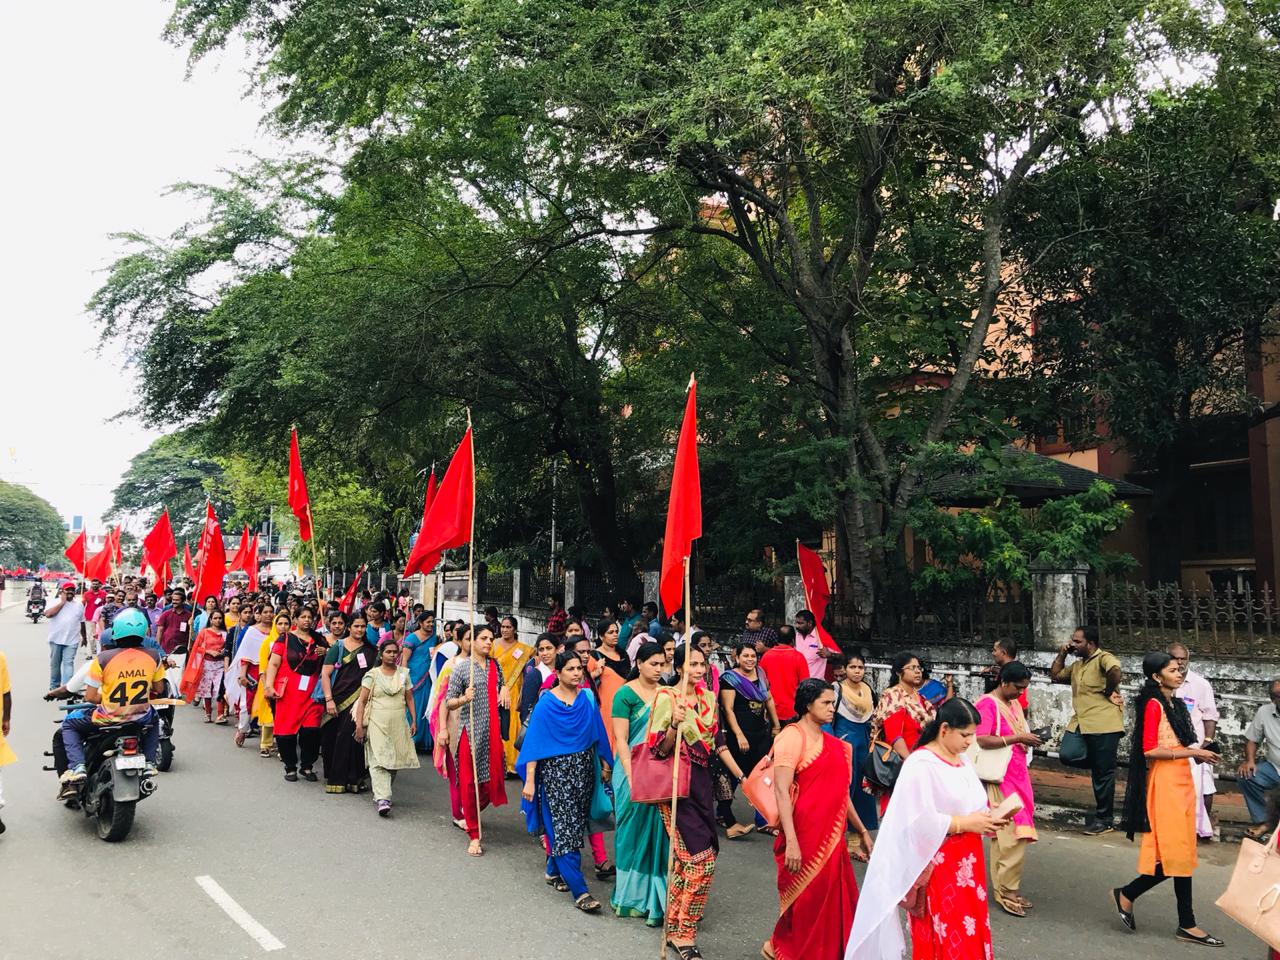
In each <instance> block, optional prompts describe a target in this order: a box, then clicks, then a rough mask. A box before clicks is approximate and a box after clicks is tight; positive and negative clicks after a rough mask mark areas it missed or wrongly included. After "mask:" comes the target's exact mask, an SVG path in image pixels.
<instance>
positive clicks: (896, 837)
mask: <svg viewBox="0 0 1280 960" xmlns="http://www.w3.org/2000/svg"><path fill="white" fill-rule="evenodd" d="M977 722H978V711H977V710H975V709H974V706H973V704H971V703H970V702H969V701H968V700H963V699H961V698H959V697H955V698H953V699H951V700H948V701H947V702H946V703H945V704H943V705H942V706H941V707H940V708H939V709H938V713H937V715H936V716H935V717H934V718H933V719H932V720H931V721H929V723H928V724H926V725H925V727H924V730H923V731H922V732H921V735H920V740H919V743H918V744H917V746H916V750H915V752H913V753H912V754H911V756H910V757H908V758H907V760H906V762H905V763H904V764H903V765H902V772H901V773H900V774H899V775H898V780H897V783H895V784H894V787H893V798H892V800H891V801H890V802H889V807H888V809H887V810H886V812H885V815H884V819H883V820H881V822H880V832H879V833H878V834H877V836H876V844H875V851H874V852H873V853H872V855H871V863H870V865H869V866H868V867H867V874H866V877H865V879H864V880H863V882H862V894H861V897H860V898H859V900H858V908H857V912H856V913H855V915H854V919H853V929H852V931H851V932H850V934H849V943H848V946H847V947H846V948H845V954H844V955H845V960H900V958H901V957H902V955H903V951H904V949H905V947H906V942H905V939H904V938H903V934H902V924H901V923H900V922H899V920H898V907H899V906H900V905H901V906H903V907H905V908H906V909H907V911H908V915H909V917H910V922H911V940H912V949H911V957H912V960H991V924H990V920H989V918H988V916H987V902H986V900H987V888H986V867H985V864H984V861H983V853H982V835H983V834H985V833H992V832H994V831H995V830H996V829H997V828H998V827H999V826H1001V823H1002V822H1001V821H997V820H995V819H993V818H992V816H991V813H990V810H989V809H988V806H987V791H986V789H985V788H984V787H983V785H982V781H980V780H979V779H978V776H977V774H976V773H974V771H973V767H972V766H971V765H970V763H969V760H968V758H967V757H965V755H964V752H965V750H966V749H968V747H969V744H971V743H972V742H973V737H974V730H975V728H976V725H977ZM944 905H945V906H944Z"/></svg>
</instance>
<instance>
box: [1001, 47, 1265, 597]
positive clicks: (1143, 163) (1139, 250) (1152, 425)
mask: <svg viewBox="0 0 1280 960" xmlns="http://www.w3.org/2000/svg"><path fill="white" fill-rule="evenodd" d="M1254 52H1255V53H1256V51H1254ZM1242 55H1244V56H1245V62H1240V59H1239V58H1240V57H1241V56H1242ZM1277 90H1280V63H1277V61H1275V60H1274V59H1272V60H1271V62H1270V63H1268V62H1266V61H1265V60H1261V61H1260V60H1256V59H1253V58H1251V57H1250V56H1249V51H1247V50H1240V51H1236V52H1235V53H1234V55H1233V57H1232V59H1231V60H1230V61H1229V62H1227V63H1224V64H1222V65H1221V66H1220V68H1219V69H1218V70H1217V71H1215V72H1214V73H1213V75H1212V76H1210V77H1207V78H1206V79H1205V80H1204V81H1203V82H1201V83H1200V84H1199V85H1197V86H1196V87H1195V88H1193V89H1191V90H1189V91H1187V92H1185V93H1184V94H1183V95H1182V96H1180V97H1178V98H1170V99H1160V100H1157V101H1156V102H1154V103H1152V104H1151V105H1150V107H1149V108H1147V109H1144V110H1141V111H1138V112H1136V113H1135V114H1132V115H1130V116H1128V117H1126V118H1124V119H1125V123H1124V126H1123V128H1121V129H1116V130H1114V131H1113V133H1112V135H1110V136H1108V137H1106V138H1103V139H1100V140H1098V141H1096V142H1093V143H1090V144H1088V145H1087V146H1086V147H1085V148H1084V149H1083V150H1082V151H1081V153H1080V155H1079V156H1078V157H1076V158H1073V159H1072V160H1070V161H1069V162H1064V163H1061V164H1059V165H1057V166H1055V167H1053V168H1051V169H1048V170H1045V171H1043V172H1042V173H1040V174H1038V175H1037V176H1036V177H1034V178H1033V180H1032V182H1031V183H1030V185H1029V186H1030V189H1029V191H1028V194H1027V197H1026V203H1027V206H1028V208H1029V209H1030V210H1033V211H1034V214H1035V215H1034V216H1032V217H1027V218H1025V219H1023V220H1021V221H1020V229H1019V230H1018V231H1017V236H1016V242H1017V244H1018V246H1019V249H1020V250H1022V251H1025V255H1026V257H1027V259H1028V262H1029V269H1027V270H1026V271H1025V272H1024V277H1023V280H1024V283H1025V285H1026V288H1027V289H1028V290H1029V291H1030V292H1031V293H1032V294H1033V296H1034V297H1035V298H1036V299H1037V300H1038V301H1039V302H1040V307H1039V309H1038V310H1037V313H1036V324H1035V328H1034V333H1030V332H1029V334H1028V335H1029V337H1030V340H1031V349H1030V350H1029V351H1028V353H1027V354H1026V356H1027V357H1028V359H1029V361H1030V362H1029V364H1028V371H1027V372H1028V375H1029V377H1030V382H1031V383H1033V384H1036V385H1038V386H1039V388H1040V389H1041V391H1042V393H1041V399H1042V401H1043V403H1044V407H1045V408H1046V410H1047V411H1049V413H1048V414H1047V415H1045V417H1044V420H1045V422H1046V423H1051V422H1054V421H1057V422H1064V423H1066V424H1067V425H1068V438H1069V439H1070V440H1071V441H1073V442H1075V443H1078V444H1082V445H1083V444H1090V443H1097V442H1105V443H1112V444H1118V445H1120V446H1121V447H1123V448H1124V449H1126V450H1128V451H1129V452H1130V453H1131V454H1133V456H1134V458H1135V459H1136V461H1137V463H1138V466H1139V468H1140V469H1142V470H1144V471H1146V472H1145V473H1144V478H1143V482H1144V483H1148V484H1150V485H1151V486H1152V487H1153V489H1154V497H1153V498H1152V505H1151V513H1150V534H1151V575H1152V577H1153V579H1155V580H1156V581H1177V580H1178V579H1179V576H1180V561H1181V560H1182V556H1183V554H1182V551H1183V543H1182V529H1183V527H1184V511H1185V509H1186V503H1187V499H1186V498H1187V495H1188V489H1189V483H1190V481H1191V465H1192V464H1193V463H1195V462H1197V461H1202V460H1206V459H1207V460H1218V459H1226V458H1228V457H1230V456H1238V455H1240V452H1242V451H1243V448H1244V441H1245V431H1246V430H1247V428H1249V427H1251V426H1255V425H1257V424H1259V423H1261V422H1263V421H1264V420H1266V419H1270V418H1273V417H1275V416H1277V415H1280V404H1270V405H1268V404H1265V403H1264V402H1263V400H1262V398H1261V397H1260V396H1259V395H1258V394H1257V393H1256V392H1255V386H1254V385H1253V384H1251V383H1250V378H1249V372H1250V369H1251V367H1269V366H1270V365H1271V364H1274V363H1275V362H1276V360H1277V357H1276V355H1275V339H1274V338H1275V336H1276V334H1277V333H1278V332H1280V313H1278V311H1280V228H1277V224H1276V221H1275V217H1274V212H1275V208H1276V203H1277V200H1280V166H1278V165H1277V160H1280V102H1278V101H1277V98H1276V94H1277ZM1268 375H1270V373H1268ZM1231 444H1233V445H1234V447H1235V450H1234V451H1231V450H1229V446H1228V445H1231ZM1237 451H1238V452H1237Z"/></svg>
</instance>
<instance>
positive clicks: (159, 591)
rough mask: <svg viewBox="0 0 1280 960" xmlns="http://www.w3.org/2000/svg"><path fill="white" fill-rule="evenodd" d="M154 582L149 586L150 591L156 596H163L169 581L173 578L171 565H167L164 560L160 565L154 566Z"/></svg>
mask: <svg viewBox="0 0 1280 960" xmlns="http://www.w3.org/2000/svg"><path fill="white" fill-rule="evenodd" d="M155 571H156V582H155V583H154V584H153V585H152V587H151V592H152V593H154V594H155V595H156V596H157V597H163V596H164V595H165V594H166V593H167V592H168V589H169V581H170V580H172V579H173V567H171V566H169V561H168V560H166V561H165V562H164V563H162V564H160V566H158V567H156V568H155Z"/></svg>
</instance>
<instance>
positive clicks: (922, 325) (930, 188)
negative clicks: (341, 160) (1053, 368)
mask: <svg viewBox="0 0 1280 960" xmlns="http://www.w3.org/2000/svg"><path fill="white" fill-rule="evenodd" d="M1230 16H1242V14H1241V13H1239V12H1238V11H1235V10H1234V9H1233V11H1232V13H1231V14H1230ZM1208 29H1209V27H1208V12H1207V11H1206V10H1203V8H1202V6H1201V5H1199V4H1196V3H1194V2H1191V0H1174V2H1162V3H1145V2H1134V0H1128V2H1120V3H1116V2H1114V0H1080V2H1076V3H1072V4H1065V3H1028V4H1006V5H1000V6H998V7H993V6H991V5H990V4H986V3H981V2H978V0H958V2H957V0H948V2H945V3H944V2H939V0H902V2H895V3H882V2H872V0H858V2H852V3H846V4H842V5H836V6H830V5H827V6H818V7H815V6H813V5H812V4H801V3H792V2H787V3H782V4H778V3H773V4H756V3H751V2H748V0H710V2H707V3H701V4H697V5H693V6H690V5H689V4H686V3H682V2H677V0H657V2H653V0H644V2H640V0H612V2H607V3H605V4H603V5H602V4H601V3H599V2H596V0H590V2H587V0H542V2H532V3H530V2H527V0H494V2H491V3H486V4H483V5H475V4H470V3H463V2H460V0H444V2H438V3H431V4H424V3H421V2H419V0H386V2H383V3H379V4H376V5H374V6H366V7H360V8H353V7H352V6H351V5H350V4H348V3H345V2H343V0H312V2H309V3H305V4H278V3H269V2H265V0H234V2H232V0H181V2H179V3H178V4H177V5H176V9H175V13H174V17H173V20H172V24H171V33H172V35H173V36H174V37H176V38H179V39H181V40H182V41H185V42H187V43H189V44H190V47H191V51H192V53H193V55H194V56H196V57H199V56H201V55H203V54H205V53H207V52H208V51H209V50H211V49H214V48H216V47H218V46H220V45H221V44H223V43H225V42H226V40H227V39H228V38H229V37H231V36H233V35H236V34H241V35H243V36H245V37H246V38H247V39H248V40H249V41H250V43H251V44H252V45H253V46H254V47H255V48H256V50H257V51H258V53H259V55H260V71H259V79H260V82H261V86H262V88H263V89H264V90H265V92H266V93H267V94H268V95H269V97H271V98H272V99H273V100H274V101H275V102H276V103H278V104H279V106H278V109H277V110H276V111H275V119H276V121H277V122H278V123H279V125H280V126H281V127H283V128H285V129H288V130H292V131H298V132H304V131H305V132H308V133H311V134H315V133H321V134H328V135H332V136H333V137H335V138H336V139H338V140H342V141H346V140H347V139H348V138H350V139H353V140H354V141H355V142H356V143H357V147H356V150H355V154H356V156H355V161H354V162H355V163H356V164H359V163H360V162H361V160H362V158H364V157H366V156H371V157H374V158H378V157H381V156H382V155H383V154H384V153H385V151H386V150H387V148H388V146H389V145H394V148H395V149H396V150H398V151H401V152H408V153H411V154H412V156H413V157H414V163H413V167H412V169H414V170H417V171H421V170H430V171H433V172H435V173H441V174H444V175H446V176H448V177H450V178H451V182H453V183H455V184H457V185H459V187H460V189H461V191H462V195H463V196H464V197H465V198H466V200H467V201H468V203H471V204H473V205H475V206H476V207H477V208H479V209H480V210H482V211H483V212H484V215H485V216H486V217H492V218H494V219H495V220H497V221H499V222H503V223H504V224H505V225H506V226H507V227H508V228H509V229H510V230H511V232H512V233H513V234H514V236H515V237H516V239H517V240H518V241H519V250H520V252H521V254H522V256H521V258H520V259H521V262H523V263H528V262H543V261H545V259H546V258H547V257H550V256H552V255H553V254H554V253H555V252H557V251H559V250H563V249H564V246H565V245H566V244H568V243H592V242H597V241H599V240H600V239H602V238H612V239H614V240H616V241H623V240H625V239H626V238H631V237H635V236H636V235H638V234H643V235H646V236H649V237H651V238H653V242H654V243H681V244H686V245H687V244H691V243H694V242H696V241H698V240H700V239H711V240H715V241H717V242H719V243H720V244H723V245H724V246H725V248H726V250H729V251H732V253H731V255H732V256H733V257H735V258H742V259H743V260H744V261H745V262H746V263H747V264H749V265H750V266H751V268H752V269H753V270H754V272H755V274H756V276H757V277H758V279H759V281H760V282H761V283H762V284H763V286H764V288H765V289H767V290H769V291H771V293H772V294H773V295H774V296H775V297H776V298H777V300H778V302H779V303H781V304H782V305H784V308H785V310H786V312H787V314H788V315H789V317H790V318H791V322H792V323H793V324H795V325H796V326H798V327H799V328H800V329H801V330H802V331H803V334H804V339H805V342H806V355H805V356H804V357H803V359H802V360H801V362H800V363H799V370H798V371H796V373H797V374H798V375H797V376H795V377H794V378H793V379H792V380H791V382H792V383H793V384H794V386H795V388H796V389H798V390H803V391H806V392H807V393H808V395H809V396H810V397H811V401H812V403H813V405H814V406H815V407H816V410H817V415H816V416H814V417H811V418H808V420H809V423H810V425H811V427H812V428H813V429H814V431H815V433H814V434H813V435H812V439H814V440H816V441H830V445H829V447H828V448H827V451H826V455H825V456H824V457H823V458H822V460H821V462H820V464H818V466H817V469H818V470H819V471H820V475H821V477H822V478H823V480H824V481H825V482H826V483H827V484H828V486H829V487H830V488H831V489H832V490H833V491H834V519H835V521H836V528H837V531H838V533H839V539H840V544H841V553H842V558H843V560H844V566H845V568H846V571H847V573H848V576H849V578H850V581H851V586H852V592H853V596H854V599H855V601H856V604H857V607H858V610H859V612H860V614H861V617H862V620H863V622H864V623H868V622H869V621H870V619H871V617H872V616H873V614H874V612H875V610H876V603H877V586H876V584H877V581H883V580H884V579H885V578H886V577H888V578H891V577H892V574H893V570H894V566H895V558H897V557H898V556H899V555H900V550H899V547H900V542H901V536H902V530H903V525H904V523H905V522H906V518H907V511H908V509H909V507H910V506H911V505H912V504H913V503H914V502H915V501H916V499H917V498H918V497H919V495H920V493H921V487H922V483H923V482H924V481H925V479H926V478H927V476H928V472H929V469H930V464H931V462H932V451H934V450H935V449H937V448H938V445H943V446H947V447H950V446H954V445H956V444H962V443H967V442H971V441H972V440H973V439H975V435H982V436H985V435H986V434H988V433H989V432H990V431H991V426H990V424H991V423H992V422H993V421H996V422H998V421H1000V420H1002V419H1003V418H1004V417H1005V416H1006V415H1007V412H1006V411H1002V410H991V409H988V408H987V405H986V403H985V402H983V401H980V400H979V398H977V397H975V396H974V393H973V391H972V386H973V383H974V372H975V369H977V368H978V366H979V364H980V362H982V361H983V360H984V359H988V357H987V354H988V350H989V339H988V332H989V329H990V326H991V323H992V319H993V318H994V317H995V316H996V314H997V312H998V311H999V310H1000V309H1001V308H1002V307H1003V306H1005V303H1004V300H1003V298H1004V294H1005V287H1004V284H1005V280H1006V262H1005V252H1004V251H1005V245H1006V242H1007V235H1008V229H1009V227H1010V218H1011V216H1012V215H1013V210H1014V204H1015V201H1016V200H1017V198H1018V196H1019V194H1020V192H1021V190H1022V189H1023V186H1024V184H1025V181H1026V178H1027V175H1028V173H1029V172H1031V171H1032V170H1033V169H1035V168H1037V167H1038V166H1041V165H1045V164H1049V163H1055V162H1059V161H1061V160H1062V159H1064V158H1067V157H1069V156H1070V155H1072V154H1074V153H1075V152H1076V151H1078V150H1079V149H1080V148H1081V146H1082V145H1084V144H1086V143H1088V142H1089V140H1090V139H1091V138H1093V137H1094V136H1096V135H1097V131H1098V130H1099V129H1100V128H1101V126H1102V125H1101V124H1099V122H1098V118H1099V116H1100V115H1101V111H1102V108H1103V107H1104V106H1114V105H1115V104H1117V103H1119V104H1122V105H1123V104H1127V103H1130V102H1133V101H1134V100H1136V99H1138V98H1140V97H1141V95H1142V94H1141V88H1142V86H1143V83H1144V81H1147V80H1148V79H1149V77H1150V75H1151V73H1153V72H1154V71H1155V70H1156V69H1157V68H1159V67H1160V66H1161V65H1163V64H1165V63H1167V62H1169V61H1170V60H1171V59H1173V58H1176V56H1177V55H1178V54H1180V53H1182V52H1184V51H1188V52H1194V47H1195V46H1196V44H1198V43H1199V42H1200V41H1201V40H1202V38H1203V37H1204V36H1205V35H1207V34H1206V31H1207V30H1208ZM747 332H748V333H750V331H747Z"/></svg>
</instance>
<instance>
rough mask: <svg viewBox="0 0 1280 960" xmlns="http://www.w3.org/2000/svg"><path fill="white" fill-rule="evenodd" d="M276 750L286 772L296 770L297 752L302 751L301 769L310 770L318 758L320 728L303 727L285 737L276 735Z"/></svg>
mask: <svg viewBox="0 0 1280 960" xmlns="http://www.w3.org/2000/svg"><path fill="white" fill-rule="evenodd" d="M276 749H277V750H279V751H280V760H281V761H282V762H283V763H284V768H285V769H286V770H297V769H298V760H299V757H298V751H299V749H301V751H302V757H301V760H302V769H303V770H310V769H311V768H312V767H314V766H315V765H316V758H317V757H319V756H320V728H319V727H303V728H302V729H301V730H299V731H298V732H297V733H295V734H291V735H290V736H287V737H282V736H280V735H279V734H277V735H276Z"/></svg>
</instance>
